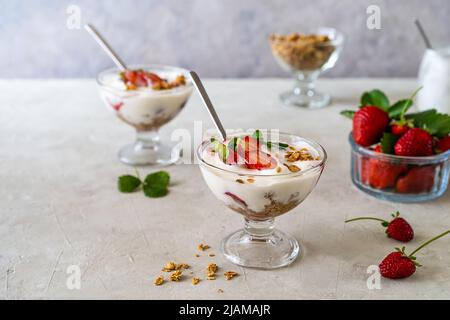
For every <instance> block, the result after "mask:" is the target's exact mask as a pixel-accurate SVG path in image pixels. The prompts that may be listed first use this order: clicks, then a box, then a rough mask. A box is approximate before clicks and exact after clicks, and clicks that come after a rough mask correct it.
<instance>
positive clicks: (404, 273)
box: [379, 251, 416, 279]
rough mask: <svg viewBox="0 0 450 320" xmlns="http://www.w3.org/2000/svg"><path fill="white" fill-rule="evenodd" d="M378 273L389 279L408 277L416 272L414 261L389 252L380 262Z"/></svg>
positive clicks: (401, 254)
mask: <svg viewBox="0 0 450 320" xmlns="http://www.w3.org/2000/svg"><path fill="white" fill-rule="evenodd" d="M379 268H380V273H381V275H382V276H383V277H385V278H389V279H401V278H407V277H410V276H412V275H413V274H414V272H416V265H415V264H414V261H413V260H411V259H410V258H408V257H406V256H404V255H403V253H402V252H398V251H397V252H391V253H390V254H388V255H387V257H386V258H384V259H383V261H381V263H380V265H379Z"/></svg>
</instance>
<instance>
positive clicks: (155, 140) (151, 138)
mask: <svg viewBox="0 0 450 320" xmlns="http://www.w3.org/2000/svg"><path fill="white" fill-rule="evenodd" d="M159 143H160V138H159V133H158V130H147V131H143V130H137V131H136V149H146V150H157V149H158V147H159Z"/></svg>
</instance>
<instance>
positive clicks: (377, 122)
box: [353, 106, 389, 147]
mask: <svg viewBox="0 0 450 320" xmlns="http://www.w3.org/2000/svg"><path fill="white" fill-rule="evenodd" d="M388 124H389V116H388V114H387V112H385V111H383V110H381V109H380V108H378V107H375V106H366V107H363V108H361V109H359V110H358V111H357V112H356V113H355V115H354V116H353V139H354V140H355V142H356V143H357V144H359V145H361V146H363V147H368V146H370V145H372V144H374V143H376V142H378V141H379V140H380V138H381V136H382V135H383V132H384V130H385V129H386V127H387V126H388Z"/></svg>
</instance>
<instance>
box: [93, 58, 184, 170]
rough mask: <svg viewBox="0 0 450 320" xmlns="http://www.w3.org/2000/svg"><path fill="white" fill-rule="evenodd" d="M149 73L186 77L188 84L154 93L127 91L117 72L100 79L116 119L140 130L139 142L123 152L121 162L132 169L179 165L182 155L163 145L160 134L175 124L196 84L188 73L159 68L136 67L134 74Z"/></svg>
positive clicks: (98, 78)
mask: <svg viewBox="0 0 450 320" xmlns="http://www.w3.org/2000/svg"><path fill="white" fill-rule="evenodd" d="M139 69H142V70H145V71H148V72H151V73H154V74H157V75H158V76H160V77H161V78H165V79H171V80H172V79H174V78H176V77H177V76H179V75H184V77H185V78H186V84H184V85H182V86H178V87H175V88H171V89H165V90H154V89H152V87H151V86H150V87H145V88H139V89H137V90H126V88H125V87H124V85H123V83H121V80H120V76H119V72H120V71H119V70H118V69H116V68H113V69H108V70H105V71H103V72H101V73H100V74H99V75H98V77H97V82H98V84H99V86H100V92H101V97H102V99H103V101H104V102H105V104H106V105H107V106H108V107H109V108H110V109H111V110H113V111H114V112H115V114H116V116H117V117H118V118H119V119H120V120H122V121H123V122H125V123H127V124H128V125H130V126H132V127H134V128H135V129H136V133H137V134H136V141H135V142H134V143H133V144H130V145H127V146H125V147H123V148H122V149H121V150H120V151H119V159H120V161H121V162H123V163H125V164H128V165H132V166H141V165H155V166H163V165H169V164H172V163H174V162H176V161H177V160H178V159H179V157H180V151H181V150H177V149H173V148H171V147H170V146H166V145H163V144H162V143H161V142H160V137H159V134H158V130H159V128H160V127H161V126H163V125H164V124H166V123H167V122H169V121H170V120H172V119H173V118H174V117H175V116H176V115H177V114H178V113H179V112H180V111H181V110H182V109H183V107H184V106H185V105H186V103H187V101H188V99H189V97H190V95H191V93H192V84H191V83H190V81H189V80H188V79H189V72H188V71H187V70H185V69H181V68H176V67H169V66H158V65H140V66H132V67H130V70H139Z"/></svg>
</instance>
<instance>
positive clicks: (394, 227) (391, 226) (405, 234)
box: [345, 212, 414, 242]
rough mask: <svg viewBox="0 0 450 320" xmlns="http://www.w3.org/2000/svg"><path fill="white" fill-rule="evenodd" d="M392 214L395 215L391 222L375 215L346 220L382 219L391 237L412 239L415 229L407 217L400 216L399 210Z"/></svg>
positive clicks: (401, 239) (399, 239)
mask: <svg viewBox="0 0 450 320" xmlns="http://www.w3.org/2000/svg"><path fill="white" fill-rule="evenodd" d="M392 216H393V217H394V219H393V220H391V221H390V222H388V221H386V220H383V219H380V218H374V217H359V218H354V219H350V220H346V221H345V222H346V223H347V222H352V221H357V220H375V221H380V222H381V225H382V226H383V227H385V228H386V234H387V236H388V237H389V238H392V239H395V240H398V241H402V242H408V241H411V240H412V239H413V238H414V230H413V228H412V227H411V225H410V224H409V223H408V222H407V221H406V220H405V219H403V218H401V217H399V216H400V213H399V212H397V213H396V214H392Z"/></svg>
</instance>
